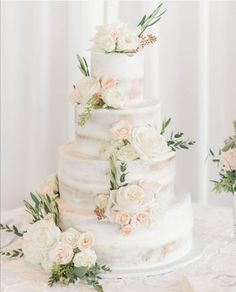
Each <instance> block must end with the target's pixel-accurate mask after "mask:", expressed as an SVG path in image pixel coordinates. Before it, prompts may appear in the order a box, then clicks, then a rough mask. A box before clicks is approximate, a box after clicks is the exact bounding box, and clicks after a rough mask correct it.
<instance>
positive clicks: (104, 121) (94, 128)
mask: <svg viewBox="0 0 236 292" xmlns="http://www.w3.org/2000/svg"><path fill="white" fill-rule="evenodd" d="M141 105H142V107H141ZM80 114H81V109H80V107H79V106H78V107H76V108H75V131H76V142H77V149H78V151H79V152H80V153H82V154H86V155H91V156H98V155H99V151H100V149H101V147H102V146H103V145H104V143H105V142H107V141H110V140H111V127H112V125H114V124H115V123H117V122H119V121H120V120H125V121H128V122H130V123H131V124H132V126H133V127H138V126H144V125H152V126H154V127H155V128H157V129H159V128H160V120H161V115H160V104H159V103H158V102H157V101H149V102H146V103H143V104H140V106H139V107H133V108H132V109H125V110H109V109H100V110H95V111H93V112H92V114H91V119H90V120H89V121H88V122H87V123H86V124H85V125H84V126H83V127H81V126H79V115H80Z"/></svg>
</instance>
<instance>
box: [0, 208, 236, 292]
mask: <svg viewBox="0 0 236 292" xmlns="http://www.w3.org/2000/svg"><path fill="white" fill-rule="evenodd" d="M193 211H194V218H195V227H194V232H195V235H196V236H197V237H198V238H201V239H202V240H204V241H205V242H206V243H207V248H206V250H205V253H204V254H203V256H202V257H201V258H200V259H199V260H198V261H196V262H194V263H192V264H190V265H188V266H185V267H183V268H181V269H178V270H176V271H174V272H171V273H168V274H165V275H159V276H153V277H140V278H138V279H115V280H113V279H112V280H111V279H109V280H108V279H106V280H102V284H103V287H104V292H116V291H122V292H143V291H145V292H193V291H194V292H236V241H235V240H232V239H230V237H229V234H228V233H229V232H230V230H231V225H232V211H231V210H230V209H228V208H219V207H210V206H201V205H198V204H193ZM22 214H23V213H22V210H21V209H18V210H14V211H11V212H7V214H5V219H6V216H7V217H9V218H13V219H14V218H16V217H17V218H23V217H22V216H23V215H22ZM13 245H14V243H13ZM1 269H2V273H1V291H3V292H16V291H17V292H18V291H19V292H31V291H33V292H50V291H51V292H54V291H61V292H73V291H79V292H88V291H94V290H93V288H91V287H89V286H87V285H84V284H81V283H79V284H78V285H76V286H69V287H62V286H55V287H53V288H49V287H48V286H47V274H45V273H44V272H42V270H41V269H40V268H38V267H35V266H32V265H30V264H28V263H26V262H25V261H24V260H23V259H15V260H9V259H4V258H3V259H2V260H1Z"/></svg>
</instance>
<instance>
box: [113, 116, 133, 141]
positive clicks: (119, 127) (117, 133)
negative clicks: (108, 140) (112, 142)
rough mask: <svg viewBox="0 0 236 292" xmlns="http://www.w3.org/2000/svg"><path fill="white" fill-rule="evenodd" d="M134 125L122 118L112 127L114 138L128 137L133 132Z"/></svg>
mask: <svg viewBox="0 0 236 292" xmlns="http://www.w3.org/2000/svg"><path fill="white" fill-rule="evenodd" d="M131 129H132V125H131V123H130V122H129V121H126V120H121V121H119V122H118V123H115V124H113V125H112V127H111V136H112V139H127V138H128V137H129V134H130V132H131Z"/></svg>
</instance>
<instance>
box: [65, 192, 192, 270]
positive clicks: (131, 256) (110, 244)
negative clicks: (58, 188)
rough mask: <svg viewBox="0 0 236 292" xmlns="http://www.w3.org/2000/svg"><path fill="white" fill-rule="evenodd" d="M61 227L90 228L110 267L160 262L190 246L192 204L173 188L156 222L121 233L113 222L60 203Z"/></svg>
mask: <svg viewBox="0 0 236 292" xmlns="http://www.w3.org/2000/svg"><path fill="white" fill-rule="evenodd" d="M61 223H62V226H63V228H68V227H74V228H76V229H78V230H79V231H91V232H92V233H93V234H94V237H95V246H94V250H95V251H96V253H97V256H98V261H100V262H101V263H104V264H106V265H108V266H110V267H111V268H112V270H113V271H120V270H122V271H125V270H129V269H133V268H135V269H136V270H137V269H138V268H145V267H150V266H159V265H163V264H167V263H170V262H172V261H175V260H177V259H179V258H181V257H182V256H184V255H186V254H187V253H188V252H189V251H190V250H191V247H192V229H193V219H192V208H191V199H190V195H189V194H188V193H186V192H185V191H183V190H180V189H177V190H175V195H174V198H173V199H172V201H171V202H170V205H169V207H168V209H167V211H166V213H165V215H164V217H163V218H162V220H160V222H159V224H158V225H157V226H155V227H150V228H147V229H140V230H135V231H134V232H133V233H132V234H131V235H130V236H127V237H126V236H123V235H121V234H120V232H119V227H118V225H116V224H111V223H105V222H97V221H96V218H95V216H94V215H93V213H92V212H88V211H86V212H83V211H82V210H80V209H77V208H76V209H72V208H71V207H70V208H69V209H68V208H67V207H66V206H65V205H64V206H62V212H61Z"/></svg>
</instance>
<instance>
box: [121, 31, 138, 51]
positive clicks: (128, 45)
mask: <svg viewBox="0 0 236 292" xmlns="http://www.w3.org/2000/svg"><path fill="white" fill-rule="evenodd" d="M139 45H140V38H139V37H138V36H137V32H132V31H130V30H129V29H128V28H127V27H126V26H125V27H124V28H123V29H122V30H121V32H120V35H119V37H118V39H117V50H118V51H125V52H133V51H135V50H136V49H137V48H138V47H139Z"/></svg>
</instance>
